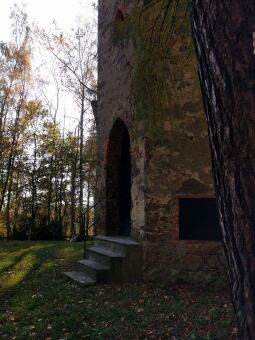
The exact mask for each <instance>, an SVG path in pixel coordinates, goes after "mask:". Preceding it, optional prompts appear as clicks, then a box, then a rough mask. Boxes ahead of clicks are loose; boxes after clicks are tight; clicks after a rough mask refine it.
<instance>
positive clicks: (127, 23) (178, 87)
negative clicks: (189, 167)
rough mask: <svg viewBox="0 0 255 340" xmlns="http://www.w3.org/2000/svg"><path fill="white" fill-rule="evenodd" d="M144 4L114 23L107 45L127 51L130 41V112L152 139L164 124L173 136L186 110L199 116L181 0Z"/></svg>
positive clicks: (184, 5) (197, 88) (197, 89)
mask: <svg viewBox="0 0 255 340" xmlns="http://www.w3.org/2000/svg"><path fill="white" fill-rule="evenodd" d="M144 3H145V5H143V6H141V5H138V6H136V7H135V8H133V9H132V10H131V12H130V14H129V16H128V17H127V18H126V19H125V20H124V21H123V22H121V23H120V22H119V23H118V22H115V23H114V30H113V32H114V34H113V42H114V44H115V45H118V46H122V47H123V48H128V47H127V46H128V44H129V41H130V39H131V41H132V48H133V49H134V62H133V65H132V66H131V70H130V71H131V78H132V89H131V91H132V96H131V98H132V111H133V113H134V114H135V116H136V119H138V120H140V119H141V120H143V121H144V122H145V127H146V130H147V132H148V133H149V134H150V135H153V136H155V137H157V136H158V135H159V131H160V133H161V134H162V131H164V130H163V129H162V128H163V126H164V122H165V121H166V120H168V121H169V122H170V124H171V126H172V130H173V133H177V132H178V129H179V128H180V126H179V125H180V124H179V120H180V119H182V118H183V113H185V111H187V108H188V106H190V107H191V106H192V110H193V111H196V112H197V111H201V95H200V85H199V82H198V76H197V66H196V60H195V52H194V48H193V42H192V37H191V29H190V21H189V16H188V11H187V0H173V1H172V2H171V5H170V7H168V3H169V1H168V0H158V1H149V2H148V1H147V2H144ZM124 27H125V28H124ZM185 93H190V94H191V95H189V96H188V97H187V96H186V95H185ZM168 133H169V131H168Z"/></svg>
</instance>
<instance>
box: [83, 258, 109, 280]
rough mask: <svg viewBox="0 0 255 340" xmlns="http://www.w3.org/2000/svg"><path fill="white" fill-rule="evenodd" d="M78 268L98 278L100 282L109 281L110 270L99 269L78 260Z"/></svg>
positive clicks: (93, 277) (95, 278)
mask: <svg viewBox="0 0 255 340" xmlns="http://www.w3.org/2000/svg"><path fill="white" fill-rule="evenodd" d="M77 270H79V271H81V272H82V273H84V274H86V275H87V276H89V277H91V278H92V279H94V280H96V281H97V282H98V283H106V282H108V277H109V270H97V269H95V268H91V267H89V266H86V265H84V264H81V263H79V262H78V264H77Z"/></svg>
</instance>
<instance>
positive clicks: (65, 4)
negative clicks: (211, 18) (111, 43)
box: [0, 0, 97, 128]
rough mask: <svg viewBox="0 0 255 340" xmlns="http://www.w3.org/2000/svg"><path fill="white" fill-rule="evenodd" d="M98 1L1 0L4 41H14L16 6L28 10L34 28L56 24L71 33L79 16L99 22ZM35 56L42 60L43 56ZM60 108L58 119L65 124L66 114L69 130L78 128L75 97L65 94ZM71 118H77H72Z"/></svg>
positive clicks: (0, 38) (1, 38)
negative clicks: (12, 26) (97, 17)
mask: <svg viewBox="0 0 255 340" xmlns="http://www.w3.org/2000/svg"><path fill="white" fill-rule="evenodd" d="M95 2H97V0H25V1H24V0H0V41H4V42H7V41H8V40H10V36H11V34H10V32H11V20H10V18H9V16H10V11H11V8H12V7H13V6H14V4H17V5H18V7H19V8H21V9H22V8H24V9H25V12H26V13H27V14H28V22H29V24H30V25H31V24H32V23H34V22H35V23H37V24H38V26H39V27H40V28H44V29H45V30H46V31H47V30H49V29H50V27H52V26H53V25H52V24H53V21H55V22H56V23H57V26H58V27H59V28H60V29H61V30H62V31H66V32H68V31H70V30H71V28H74V27H76V25H77V20H76V19H77V17H79V16H82V17H83V18H85V19H86V20H89V21H92V20H93V18H94V19H95V16H96V13H95V10H93V7H92V3H95ZM35 53H36V52H35ZM35 57H36V58H38V60H40V58H41V55H39V56H35ZM46 77H47V76H46ZM48 91H49V98H50V99H51V100H52V101H53V102H54V97H55V96H56V95H55V92H54V87H53V88H51V86H50V87H49V90H48ZM60 107H61V108H60V110H59V111H60V112H59V117H58V119H59V120H60V121H61V122H63V115H64V114H65V115H66V116H67V117H66V120H67V121H68V122H67V125H70V124H71V125H70V126H69V127H71V128H72V127H73V126H75V125H77V117H79V113H78V111H77V109H76V107H75V104H74V101H73V98H72V96H71V95H69V94H67V93H65V94H64V95H63V96H62V99H61V102H60ZM68 116H69V117H70V116H72V117H76V118H74V119H71V118H68Z"/></svg>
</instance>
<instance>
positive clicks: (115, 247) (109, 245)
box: [94, 239, 127, 255]
mask: <svg viewBox="0 0 255 340" xmlns="http://www.w3.org/2000/svg"><path fill="white" fill-rule="evenodd" d="M94 245H95V246H96V247H102V248H105V249H109V250H111V251H113V252H117V253H121V254H123V255H125V253H126V247H127V246H126V245H122V244H117V243H114V242H109V241H104V240H97V239H95V240H94Z"/></svg>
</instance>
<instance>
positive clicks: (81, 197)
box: [79, 85, 85, 235]
mask: <svg viewBox="0 0 255 340" xmlns="http://www.w3.org/2000/svg"><path fill="white" fill-rule="evenodd" d="M84 104H85V88H84V86H83V85H82V98H81V117H80V161H79V176H80V194H79V215H80V235H83V234H84V230H83V223H84V222H85V221H84V218H83V216H82V214H83V189H84V188H83V186H84V174H83V149H84V146H83V141H84V140H83V139H84V128H83V124H84V112H85V107H84Z"/></svg>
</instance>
